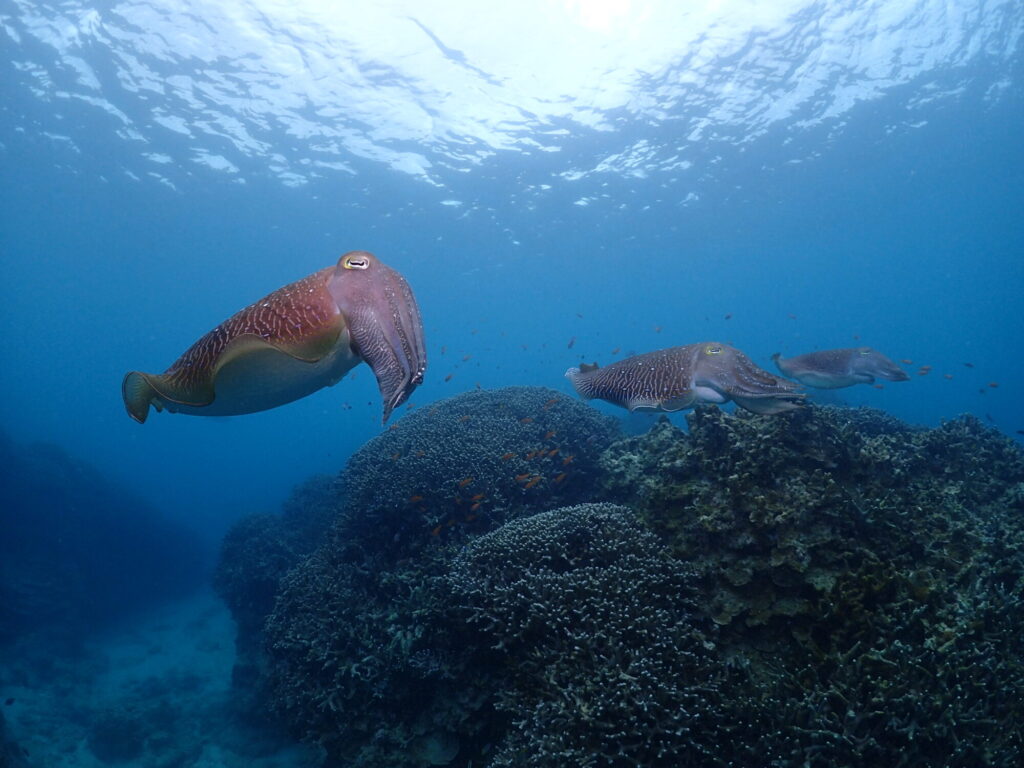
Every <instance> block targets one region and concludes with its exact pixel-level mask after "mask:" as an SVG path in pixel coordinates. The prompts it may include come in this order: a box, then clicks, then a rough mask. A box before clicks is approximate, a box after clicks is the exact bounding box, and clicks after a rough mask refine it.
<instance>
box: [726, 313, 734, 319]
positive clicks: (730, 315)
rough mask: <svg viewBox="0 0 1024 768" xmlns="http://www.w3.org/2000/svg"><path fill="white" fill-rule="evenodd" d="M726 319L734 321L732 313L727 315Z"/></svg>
mask: <svg viewBox="0 0 1024 768" xmlns="http://www.w3.org/2000/svg"><path fill="white" fill-rule="evenodd" d="M725 319H726V320H732V312H730V313H729V314H727V315H726V316H725Z"/></svg>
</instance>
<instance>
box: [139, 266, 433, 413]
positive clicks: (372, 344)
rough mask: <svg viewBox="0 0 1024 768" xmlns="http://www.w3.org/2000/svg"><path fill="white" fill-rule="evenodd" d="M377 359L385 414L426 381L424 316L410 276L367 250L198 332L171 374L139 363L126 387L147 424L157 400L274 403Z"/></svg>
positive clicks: (198, 406) (218, 409) (216, 407)
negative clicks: (148, 370)
mask: <svg viewBox="0 0 1024 768" xmlns="http://www.w3.org/2000/svg"><path fill="white" fill-rule="evenodd" d="M361 362H365V363H367V364H368V365H369V366H370V368H371V369H373V372H374V375H375V376H376V377H377V384H378V387H379V388H380V393H381V397H382V398H383V401H384V421H385V422H387V420H388V417H389V416H390V415H391V412H392V411H393V410H394V409H395V408H396V407H398V406H399V405H401V404H402V403H403V402H405V401H406V400H407V399H408V397H409V395H410V394H412V391H413V390H414V389H415V388H416V387H417V386H418V385H419V384H421V383H422V381H423V373H424V371H425V370H426V367H427V357H426V350H425V347H424V341H423V323H422V321H421V319H420V312H419V307H418V306H417V304H416V299H415V297H414V296H413V294H412V290H411V289H410V288H409V285H408V283H407V282H406V281H405V278H404V277H402V276H401V275H400V274H399V273H398V272H396V271H395V270H393V269H391V268H390V267H388V266H386V265H385V264H383V263H382V262H381V261H380V260H379V259H377V258H376V257H375V256H374V255H373V254H371V253H367V252H366V251H351V252H349V253H346V254H345V255H344V256H342V257H341V258H340V259H339V260H338V263H337V264H336V265H335V266H333V267H327V268H325V269H321V270H320V271H318V272H314V273H313V274H312V275H309V276H308V277H305V278H303V279H302V280H299V281H297V282H294V283H291V284H289V285H286V286H284V287H283V288H279V289H278V290H276V291H274V292H273V293H271V294H269V295H267V296H265V297H264V298H262V299H260V300H259V301H257V302H255V303H253V304H250V305H249V306H248V307H246V308H245V309H242V310H240V311H239V312H237V313H235V314H234V315H232V316H231V317H230V318H228V319H227V320H225V321H224V322H223V323H221V324H220V325H218V326H217V327H216V328H214V329H213V330H212V331H210V332H209V333H207V334H206V335H205V336H203V337H202V338H200V339H199V340H198V341H196V342H195V343H194V344H193V345H192V346H191V347H189V348H188V349H187V350H185V353H184V354H183V355H182V356H181V357H179V358H178V359H177V360H176V361H175V363H174V364H173V365H172V366H171V367H170V368H168V369H167V370H166V371H164V372H163V373H161V374H154V373H142V372H141V371H131V372H130V373H128V374H127V375H126V376H125V377H124V381H123V382H122V385H121V393H122V396H123V397H124V404H125V408H126V409H127V411H128V415H129V416H131V417H132V418H133V419H135V420H136V421H137V422H139V423H140V424H141V423H142V422H144V421H145V420H146V417H147V416H148V415H149V408H150V406H153V407H154V408H156V410H158V411H162V410H164V409H166V410H168V411H170V412H172V413H187V414H192V415H194V416H236V415H240V414H245V413H254V412H256V411H264V410H267V409H269V408H276V407H277V406H279V405H284V404H285V403H290V402H292V401H293V400H298V399H299V398H302V397H305V396H306V395H309V394H311V393H313V392H316V391H317V390H318V389H321V388H323V387H330V386H333V385H334V384H336V383H338V381H340V380H341V379H342V377H343V376H345V374H346V373H348V372H349V371H350V370H351V369H352V368H354V367H355V366H356V365H358V364H359V363H361Z"/></svg>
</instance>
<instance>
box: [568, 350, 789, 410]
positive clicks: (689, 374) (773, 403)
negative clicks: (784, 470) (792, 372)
mask: <svg viewBox="0 0 1024 768" xmlns="http://www.w3.org/2000/svg"><path fill="white" fill-rule="evenodd" d="M565 375H566V378H568V379H569V380H570V381H571V382H572V384H573V386H574V387H575V388H576V391H577V392H578V393H579V394H580V396H581V397H584V398H586V399H587V400H590V399H591V398H595V397H596V398H600V399H601V400H607V401H608V402H610V403H614V404H615V405H621V406H623V407H624V408H628V409H629V410H631V411H634V410H638V409H644V410H655V411H679V410H682V409H684V408H692V407H693V406H695V405H698V404H699V403H725V402H728V401H729V400H734V401H735V402H736V404H737V405H739V406H741V407H743V408H746V409H747V410H748V411H753V412H754V413H768V414H770V413H781V412H782V411H788V410H790V409H792V408H797V407H799V405H800V403H801V401H802V399H803V395H801V394H797V393H796V392H795V390H796V388H797V387H796V385H795V384H793V383H792V382H789V381H786V380H785V379H780V378H779V377H777V376H775V375H774V374H771V373H768V372H767V371H765V370H762V369H760V368H758V367H757V366H756V365H754V363H753V362H751V360H750V358H749V357H747V356H746V355H745V354H743V353H742V352H740V351H739V350H738V349H736V348H734V347H730V346H728V345H726V344H720V343H719V342H715V341H710V342H705V343H702V344H689V345H687V346H685V347H670V348H668V349H660V350H658V351H656V352H648V353H646V354H643V355H635V356H633V357H627V358H626V359H625V360H619V361H618V362H615V363H612V364H611V365H609V366H608V367H607V368H598V367H597V364H596V363H595V364H594V365H586V364H584V365H582V366H580V367H579V368H570V369H569V370H568V371H566V372H565Z"/></svg>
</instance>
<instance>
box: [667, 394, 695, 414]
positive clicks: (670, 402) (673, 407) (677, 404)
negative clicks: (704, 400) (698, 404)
mask: <svg viewBox="0 0 1024 768" xmlns="http://www.w3.org/2000/svg"><path fill="white" fill-rule="evenodd" d="M696 399H697V395H696V394H695V393H694V391H693V390H692V389H688V390H686V391H685V392H683V394H681V395H679V396H678V397H670V398H669V399H667V400H665V401H663V402H662V403H661V410H663V411H682V410H685V409H687V408H690V407H691V406H692V405H693V403H694V401H695V400H696Z"/></svg>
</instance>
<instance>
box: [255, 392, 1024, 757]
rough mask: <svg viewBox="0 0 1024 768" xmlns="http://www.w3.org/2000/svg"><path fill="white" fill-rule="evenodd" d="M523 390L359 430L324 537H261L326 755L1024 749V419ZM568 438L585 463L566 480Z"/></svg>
mask: <svg viewBox="0 0 1024 768" xmlns="http://www.w3.org/2000/svg"><path fill="white" fill-rule="evenodd" d="M499 392H500V394H499V393H486V392H484V393H471V394H469V395H463V396H460V397H458V398H453V399H452V400H449V401H445V402H444V403H439V404H438V405H437V406H436V407H431V408H429V409H424V410H423V411H419V412H416V413H415V414H413V415H412V416H410V417H407V418H406V419H403V420H402V422H400V423H399V424H398V425H396V427H395V428H394V429H392V430H389V431H388V432H385V433H384V434H383V435H381V436H380V437H378V438H376V439H374V440H373V441H370V443H368V444H367V445H366V446H364V448H363V449H362V450H361V451H359V453H358V454H357V455H356V456H354V457H353V458H352V460H351V462H350V463H349V465H348V467H347V468H346V469H345V471H344V472H343V473H342V474H341V476H340V480H339V482H338V483H337V485H336V486H334V487H333V488H332V489H331V490H330V494H333V496H331V498H332V499H333V501H331V502H330V503H329V504H327V505H326V507H325V508H329V509H331V510H333V515H334V522H333V524H332V526H331V528H330V531H329V532H328V533H327V535H326V537H325V539H324V541H323V544H322V546H320V547H319V548H318V549H317V550H316V551H315V552H313V553H312V554H310V555H308V556H306V557H304V558H300V559H299V561H298V562H297V563H296V564H294V565H289V564H290V563H291V562H292V560H291V559H290V558H291V557H292V555H291V554H288V555H286V556H283V559H282V557H279V553H278V551H277V550H274V549H273V548H272V547H271V548H270V549H266V546H267V545H266V544H263V545H260V546H259V547H257V548H255V549H253V550H251V551H252V552H256V553H259V555H258V556H254V557H250V558H247V559H243V560H242V561H240V562H243V561H244V562H264V561H266V562H271V563H276V565H274V567H273V568H270V569H269V570H266V571H265V572H264V573H265V574H269V577H268V578H267V579H266V580H265V581H264V582H263V583H262V586H260V587H259V589H258V590H256V592H254V593H253V594H255V595H257V596H258V600H254V601H253V602H252V604H253V605H258V606H259V610H260V611H265V610H267V606H268V605H269V597H270V595H271V594H274V593H276V597H275V600H274V602H273V608H272V610H271V612H270V615H269V617H268V618H267V620H266V623H265V625H264V628H263V632H264V637H265V641H266V648H267V651H266V653H267V656H266V661H267V666H266V668H265V670H264V671H263V674H265V678H266V680H267V681H268V684H267V686H266V687H265V688H264V691H265V693H266V695H267V697H268V704H269V705H270V706H271V707H273V708H274V710H275V711H276V712H277V713H278V714H279V715H281V716H282V717H283V719H284V720H285V721H286V722H287V723H288V724H289V725H290V727H291V728H292V729H293V731H294V732H296V733H298V734H300V735H302V736H303V737H305V738H306V739H308V740H310V741H315V742H316V743H318V744H320V745H322V746H323V748H324V749H325V750H326V751H327V754H328V755H329V756H330V758H331V759H333V760H335V761H337V762H339V763H340V764H353V765H389V766H395V767H396V768H423V767H424V766H428V765H450V766H454V767H456V768H468V767H469V766H471V765H472V766H490V768H507V767H509V766H512V765H529V766H535V767H536V768H549V767H551V768H553V767H554V766H564V765H580V766H594V767H595V768H596V767H597V766H604V767H607V768H618V767H619V766H624V767H629V766H649V767H651V768H659V767H660V766H674V765H691V766H725V765H766V766H775V768H825V767H826V766H833V765H849V766H870V765H880V764H884V765H896V766H899V765H906V766H912V765H929V764H942V765H946V766H963V767H964V768H967V767H968V766H977V765H982V766H999V767H1000V768H1002V767H1003V766H1006V767H1007V768H1009V766H1016V765H1019V764H1020V763H1021V761H1022V759H1024V725H1022V723H1024V667H1022V666H1021V664H1020V662H1019V659H1020V658H1022V656H1024V635H1022V633H1021V632H1020V627H1021V626H1024V600H1022V595H1024V457H1022V454H1021V451H1020V449H1019V447H1018V446H1016V445H1015V444H1014V443H1012V442H1011V441H1010V440H1008V439H1006V438H1005V437H1003V436H1001V435H999V434H998V433H996V432H994V431H993V430H990V429H987V428H985V427H984V425H982V424H981V423H980V422H979V421H978V420H977V419H974V418H972V417H963V418H960V419H957V420H954V421H951V422H949V423H946V424H943V425H942V426H941V427H939V428H936V429H915V428H911V427H908V426H906V425H904V424H902V423H900V422H898V421H896V420H895V419H892V418H891V417H888V416H886V415H885V414H882V413H880V412H877V411H871V410H866V409H862V410H845V409H838V408H829V407H819V406H810V407H808V408H806V409H801V410H799V411H794V412H792V413H786V414H782V415H778V416H774V417H771V418H765V417H761V416H745V415H735V416H734V415H728V414H726V413H724V412H722V411H721V410H719V409H718V408H715V407H709V408H701V409H698V410H697V411H695V412H694V413H692V414H690V415H689V417H688V421H689V427H690V429H689V432H685V431H683V430H680V429H676V428H675V427H673V426H672V425H671V424H670V423H669V422H668V421H667V420H662V421H661V422H659V423H658V424H656V425H655V426H654V427H653V428H652V429H651V430H650V431H649V432H648V433H647V434H646V435H643V436H640V437H633V438H625V439H620V440H618V441H617V442H614V443H610V444H609V440H610V439H611V438H612V437H613V435H614V432H613V431H612V429H611V428H610V427H608V425H607V424H606V423H605V422H604V421H603V419H601V417H599V416H597V415H596V414H594V413H593V412H590V411H589V409H586V408H585V406H581V405H580V404H579V403H575V402H573V401H570V400H568V399H566V398H561V397H559V396H555V395H553V394H549V393H547V392H544V391H537V390H517V389H513V390H502V391H499ZM581 409H582V410H581ZM584 411H585V412H584ZM556 436H557V440H558V442H557V447H558V453H555V454H554V459H555V460H554V461H553V460H552V453H551V452H552V448H543V446H545V445H547V444H548V441H551V440H552V439H553V438H555V437H556ZM538 442H539V445H540V446H542V447H538ZM542 451H543V453H542ZM564 454H572V456H573V460H572V461H571V462H569V463H567V464H563V465H562V466H564V467H571V468H572V470H573V471H574V473H576V474H575V477H573V478H572V482H569V480H570V476H569V475H568V473H567V475H566V476H565V477H563V478H561V480H559V481H558V482H555V480H554V478H553V477H552V476H551V471H552V470H554V469H558V467H557V466H555V463H556V462H557V461H558V460H559V459H560V457H561V456H562V455H564ZM538 460H540V461H542V462H544V464H543V466H544V467H545V468H544V469H543V470H540V469H536V467H537V466H538V465H537V463H536V462H537V461H538ZM563 471H564V470H563ZM535 477H540V478H541V481H538V482H536V483H534V484H533V485H532V486H531V487H525V486H526V485H527V483H525V482H524V480H526V479H530V480H531V481H532V479H533V478H535ZM555 477H557V475H556V476H555ZM323 498H327V497H326V496H324V497H323ZM485 500H486V502H487V504H486V505H485V504H484V503H483V502H484V501H485ZM588 502H589V503H588ZM478 503H479V504H480V506H479V507H475V508H474V506H473V505H475V504H478ZM252 524H253V525H254V526H255V528H254V530H257V529H258V530H260V531H262V533H261V534H260V535H268V532H271V533H272V532H273V531H275V530H278V529H276V528H273V527H272V526H271V525H269V524H267V523H266V521H263V522H260V521H254V522H253V523H252ZM273 535H280V533H279V532H278V533H276V534H273ZM246 551H249V550H246ZM267 553H269V554H267ZM243 572H244V568H242V571H240V574H241V575H244V573H243ZM240 583H241V582H240ZM254 583H255V582H254Z"/></svg>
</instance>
